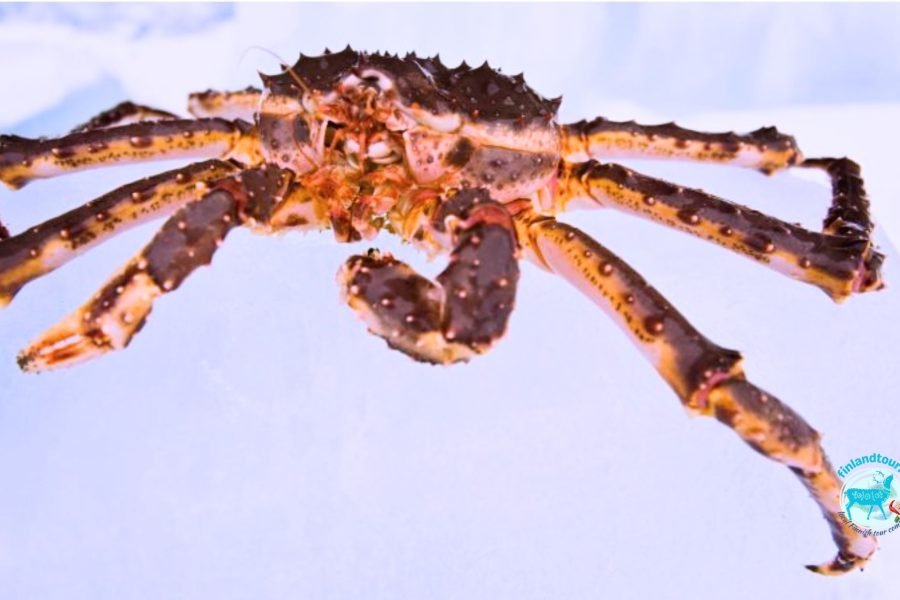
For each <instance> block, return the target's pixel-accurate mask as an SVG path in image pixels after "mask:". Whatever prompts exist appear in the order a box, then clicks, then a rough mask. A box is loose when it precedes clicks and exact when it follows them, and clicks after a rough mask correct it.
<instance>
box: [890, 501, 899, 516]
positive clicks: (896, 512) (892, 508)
mask: <svg viewBox="0 0 900 600" xmlns="http://www.w3.org/2000/svg"><path fill="white" fill-rule="evenodd" d="M888 510H889V511H891V512H892V513H895V514H898V515H900V504H898V505H897V506H894V501H893V500H891V503H890V504H888Z"/></svg>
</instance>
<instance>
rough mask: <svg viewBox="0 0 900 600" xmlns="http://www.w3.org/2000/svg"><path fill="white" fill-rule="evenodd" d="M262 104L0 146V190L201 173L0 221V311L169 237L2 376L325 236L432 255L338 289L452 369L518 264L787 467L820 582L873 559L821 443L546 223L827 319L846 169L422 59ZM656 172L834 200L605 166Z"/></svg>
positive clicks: (427, 358)
mask: <svg viewBox="0 0 900 600" xmlns="http://www.w3.org/2000/svg"><path fill="white" fill-rule="evenodd" d="M262 82H263V89H262V90H258V89H254V88H248V89H246V90H243V91H239V92H214V91H208V92H204V93H198V94H192V95H191V97H190V104H189V110H190V112H191V114H192V115H193V116H194V117H195V118H193V119H182V118H180V117H178V116H176V115H174V114H171V113H168V112H166V111H161V110H157V109H153V108H148V107H145V106H140V105H136V104H132V103H123V104H120V105H119V106H117V107H115V108H113V109H111V110H109V111H106V112H104V113H101V114H100V115H98V116H97V117H95V118H93V119H91V120H90V121H89V122H87V123H86V124H84V125H82V126H80V127H77V128H76V129H75V130H73V131H72V132H71V133H70V134H68V135H65V136H62V137H59V138H54V139H43V138H42V139H26V138H21V137H17V136H0V180H2V181H3V182H4V183H6V184H7V185H8V186H10V187H11V188H14V189H15V188H19V187H21V186H23V185H25V184H27V183H28V182H30V181H31V180H33V179H37V178H43V177H53V176H56V175H62V174H65V173H70V172H73V171H77V170H82V169H88V168H93V167H99V166H104V165H107V164H115V163H125V162H135V161H146V160H154V159H162V158H188V157H190V158H203V159H206V160H203V161H202V162H195V163H193V164H190V165H188V166H186V167H182V168H179V169H175V170H173V171H169V172H166V173H161V174H159V175H155V176H153V177H149V178H146V179H143V180H140V181H137V182H134V183H130V184H128V185H125V186H123V187H120V188H118V189H116V190H113V191H112V192H109V193H108V194H106V195H104V196H101V197H100V198H97V199H95V200H93V201H90V202H88V203H87V204H85V205H83V206H82V207H80V208H76V209H74V210H72V211H70V212H68V213H65V214H63V215H61V216H59V217H56V218H54V219H51V220H49V221H47V222H45V223H43V224H40V225H38V226H36V227H33V228H31V229H28V230H26V231H24V232H22V233H20V234H18V235H15V236H12V237H10V236H9V234H8V232H7V231H6V229H5V228H4V227H3V226H2V224H0V305H5V304H7V303H9V302H10V301H11V300H12V299H13V297H14V296H15V294H16V293H17V292H18V291H19V290H20V289H21V288H22V287H23V286H24V285H25V284H27V283H28V282H30V281H32V280H34V279H36V278H38V277H40V276H42V275H45V274H47V273H49V272H50V271H52V270H54V269H56V268H58V267H60V266H61V265H63V264H65V263H66V262H68V261H69V260H70V259H72V258H74V257H75V256H76V255H77V254H79V253H81V252H83V251H85V250H87V249H89V248H91V247H93V246H95V245H97V244H100V243H101V242H103V241H105V240H107V239H109V238H110V237H112V236H113V235H115V234H117V233H119V232H121V231H124V230H125V229H127V228H129V227H132V226H134V225H137V224H139V223H143V222H146V221H148V220H151V219H154V218H157V217H163V216H166V217H168V220H167V221H166V222H165V224H164V225H163V226H162V228H161V229H160V231H159V232H158V233H157V234H156V236H155V237H154V238H153V240H152V241H151V242H150V243H149V244H148V245H147V246H146V247H145V248H144V249H143V250H141V251H140V252H139V253H138V254H137V255H136V256H135V257H133V258H132V259H131V260H130V261H129V262H128V263H126V264H125V265H124V266H123V267H122V268H121V269H120V270H119V271H118V272H117V273H116V274H114V275H113V276H112V278H111V279H110V280H109V281H108V282H107V283H106V284H105V285H104V286H103V287H102V288H101V289H100V291H99V292H98V293H97V294H96V295H95V296H94V297H93V298H91V299H90V300H89V301H88V302H87V303H85V304H84V305H83V306H81V307H80V308H79V309H78V310H76V311H75V312H74V313H72V314H70V315H69V316H68V317H66V318H65V319H63V320H62V321H61V322H59V323H58V324H57V325H55V326H54V327H52V328H50V329H48V330H47V331H46V332H45V333H43V334H42V335H41V336H39V337H38V338H37V339H36V340H35V341H33V342H32V343H31V344H30V345H29V346H28V347H26V348H25V349H24V350H23V351H22V353H21V354H20V356H19V359H18V360H19V365H20V366H21V368H22V369H23V370H25V371H42V370H46V369H52V368H56V367H61V366H66V365H71V364H75V363H77V362H80V361H83V360H87V359H90V358H94V357H97V356H100V355H101V354H104V353H106V352H109V351H112V350H117V349H121V348H124V347H125V346H126V345H127V344H128V343H129V342H130V341H131V339H132V338H133V336H134V335H135V334H136V333H137V332H138V331H139V330H140V328H141V327H142V325H143V324H144V322H145V319H146V317H147V315H148V314H149V312H150V310H151V308H152V305H153V302H154V301H155V300H156V299H157V298H158V297H160V296H162V295H164V294H166V293H169V292H172V291H174V290H175V289H177V288H178V287H179V286H180V285H181V283H182V282H183V281H184V280H185V278H186V277H187V276H188V275H190V274H191V272H193V271H194V270H195V269H196V268H197V267H198V266H200V265H203V264H207V263H209V262H210V261H211V259H212V255H213V254H214V253H215V251H216V249H217V248H218V246H219V245H220V244H221V243H222V242H223V240H224V239H225V237H226V235H227V234H228V232H229V231H231V230H232V229H234V228H235V227H239V226H244V227H248V228H251V229H254V230H256V231H258V232H261V233H276V232H281V231H284V230H301V231H312V230H316V231H318V230H323V229H331V230H332V231H333V233H334V235H335V238H336V240H337V241H339V242H349V241H356V240H360V239H371V238H374V237H375V236H376V235H377V234H378V233H379V232H380V231H382V230H385V231H388V232H391V233H394V234H397V235H399V236H400V237H401V238H402V239H403V240H405V241H407V242H409V243H411V244H413V245H414V246H416V247H417V248H420V249H422V250H424V251H425V252H427V253H428V254H429V255H438V254H443V253H449V254H450V258H449V265H448V266H447V268H446V269H445V270H444V271H443V272H442V273H441V274H440V275H438V277H437V278H436V281H430V280H428V279H426V278H424V277H422V276H420V275H418V274H417V273H416V272H414V271H413V270H412V269H411V268H410V267H409V266H407V265H406V264H404V263H402V262H400V261H398V260H397V259H395V258H394V257H393V256H391V255H389V254H382V253H379V252H377V251H374V250H372V251H370V252H369V253H367V254H365V255H359V256H353V257H351V258H350V259H349V260H348V261H347V262H346V263H345V265H344V266H343V267H342V269H341V271H340V274H339V281H340V284H341V288H342V291H343V294H344V297H345V299H346V301H347V303H348V304H349V305H350V307H351V308H353V310H355V311H356V312H357V313H358V314H359V315H360V316H361V317H362V319H363V320H364V321H365V322H366V323H367V324H368V326H369V329H370V331H371V332H372V333H374V334H376V335H378V336H380V337H382V338H384V339H385V340H386V341H387V343H388V345H390V346H391V347H392V348H395V349H398V350H400V351H402V352H404V353H406V354H408V355H409V356H411V357H412V358H414V359H416V360H420V361H424V362H430V363H453V362H458V361H464V360H468V359H469V358H471V357H473V356H475V355H476V354H480V353H483V352H485V351H487V350H488V349H489V348H490V347H491V346H492V345H493V343H494V342H495V341H496V340H498V339H499V338H500V337H501V336H502V335H503V333H504V331H505V329H506V325H507V321H508V319H509V316H510V313H511V311H512V309H513V305H514V301H515V293H516V286H517V282H518V278H519V268H518V260H519V259H520V258H522V257H526V258H528V259H530V260H531V261H533V262H534V263H535V264H537V265H538V266H540V267H542V268H544V269H546V270H548V271H551V272H553V273H557V274H559V275H560V276H562V277H563V278H565V279H567V280H568V281H569V282H570V283H572V284H573V285H575V286H576V287H577V288H579V289H580V290H581V291H582V292H583V293H585V294H586V295H587V296H588V297H590V298H591V299H592V300H593V301H594V302H596V303H597V304H598V305H600V307H601V308H603V309H604V310H605V311H606V312H608V313H609V314H610V315H611V316H612V317H613V318H614V319H616V320H617V321H618V323H619V324H620V325H621V326H622V327H623V328H624V329H625V330H626V331H627V332H628V333H629V334H630V335H631V337H632V339H633V340H634V342H635V343H636V344H637V345H638V346H639V347H640V348H641V349H642V350H643V351H644V352H645V354H646V355H647V356H648V358H649V359H650V360H651V362H652V363H653V364H654V366H655V367H656V368H657V370H658V371H659V373H660V374H661V375H662V377H663V378H664V379H665V380H666V381H667V382H668V383H669V385H670V386H671V387H672V388H673V389H674V391H675V392H676V394H677V395H678V397H679V398H680V399H681V401H682V403H683V404H684V406H685V407H686V408H687V409H688V410H690V411H692V412H695V413H697V414H702V415H710V416H714V417H716V418H717V419H718V420H719V421H721V422H722V423H724V424H726V425H728V426H729V427H731V428H732V429H734V431H735V432H736V433H737V434H738V435H739V436H740V437H741V438H742V439H743V440H744V441H745V442H747V443H748V444H749V445H750V446H751V447H752V448H754V449H755V450H757V451H758V452H760V453H762V454H763V455H765V456H767V457H769V458H771V459H773V460H776V461H778V462H781V463H783V464H785V465H787V466H788V467H789V468H790V469H791V470H792V471H793V472H794V474H795V475H797V477H798V478H799V479H800V480H801V482H802V483H803V484H804V485H805V486H806V487H807V489H808V490H809V491H810V492H811V494H812V495H813V498H814V499H815V500H816V502H817V503H818V504H819V507H820V508H821V510H822V512H823V514H824V516H825V518H826V519H827V521H828V523H829V525H830V527H831V531H832V535H833V538H834V540H835V542H836V544H837V546H838V554H837V556H836V557H835V558H834V559H833V560H832V561H831V562H829V563H827V564H823V565H820V566H811V567H809V568H810V569H811V570H813V571H816V572H819V573H824V574H836V573H841V572H846V571H849V570H852V569H854V568H856V567H859V566H861V565H863V564H864V563H865V562H866V561H867V560H868V559H869V558H870V557H871V556H872V554H873V553H874V552H875V550H876V548H877V543H876V542H875V540H874V538H871V537H863V536H862V535H861V534H860V533H858V532H857V531H855V530H854V529H853V528H851V527H850V526H849V525H848V524H847V523H845V522H844V521H843V520H842V519H840V517H839V511H840V509H841V508H840V506H839V496H840V488H841V485H840V483H839V480H838V479H837V476H836V475H835V473H834V470H833V469H832V467H831V465H830V463H829V462H828V459H827V458H826V456H825V454H824V451H823V450H822V448H821V446H820V444H819V434H818V433H817V432H816V431H815V430H814V429H813V428H812V427H811V426H810V425H808V424H807V423H806V422H805V421H804V420H803V419H802V418H801V417H800V416H799V415H798V414H797V413H795V412H794V411H793V410H791V409H790V408H789V407H788V406H786V405H784V404H783V403H782V402H780V401H779V400H778V399H777V398H776V397H774V396H772V395H771V394H768V393H767V392H764V391H763V390H761V389H759V388H758V387H756V386H755V385H754V384H752V383H750V382H749V381H748V380H747V379H746V377H745V375H744V372H743V370H742V369H741V366H740V362H741V356H740V354H739V353H738V352H736V351H734V350H728V349H725V348H723V347H720V346H718V345H716V344H714V343H713V342H711V341H710V340H708V339H706V338H705V337H704V336H703V335H701V334H700V333H699V332H698V331H697V330H696V329H694V328H693V327H692V326H691V324H690V323H688V321H687V320H686V319H685V318H684V317H683V316H682V315H681V314H680V313H679V312H678V311H677V310H675V309H674V308H673V307H672V306H671V305H670V304H669V303H668V302H667V301H666V300H665V298H663V296H662V295H660V294H659V293H658V292H657V291H656V290H655V289H653V288H652V287H650V286H649V285H648V284H647V283H646V282H645V281H644V280H643V279H642V278H641V276H640V275H638V273H636V272H635V271H634V270H633V269H632V268H631V267H629V266H628V265H627V264H626V263H625V262H623V261H622V260H621V259H620V258H618V257H617V256H616V255H615V254H613V253H612V252H610V251H609V250H607V249H606V248H605V247H603V246H602V245H600V244H599V243H597V242H596V241H594V240H593V239H591V238H590V237H589V236H588V235H587V234H585V233H583V232H582V231H580V230H578V229H576V228H574V227H571V226H569V225H566V224H564V223H560V222H558V221H557V220H556V219H555V218H554V215H557V214H559V213H561V212H564V211H566V210H568V209H572V208H617V209H620V210H624V211H626V212H630V213H633V214H636V215H639V216H642V217H645V218H649V219H652V220H655V221H657V222H659V223H661V224H664V225H668V226H670V227H675V228H677V229H681V230H682V231H685V232H688V233H691V234H694V235H697V236H700V237H702V238H704V239H707V240H710V241H712V242H715V243H717V244H719V245H721V246H724V247H725V248H728V249H730V250H733V251H736V252H739V253H741V254H744V255H745V256H747V257H748V258H750V259H752V260H755V261H757V262H759V263H761V264H764V265H767V266H769V267H773V268H775V269H777V270H779V271H781V272H783V273H786V274H788V275H790V276H792V277H794V278H795V279H798V280H800V281H803V282H805V283H810V284H812V285H815V286H817V287H819V288H820V289H822V290H823V291H825V293H827V294H828V295H829V296H830V297H831V298H833V299H834V300H836V301H841V300H844V299H845V298H847V297H848V296H850V295H851V294H854V293H861V292H867V291H872V290H877V289H880V288H881V287H882V282H881V278H880V274H879V269H880V266H881V263H882V260H883V256H882V255H881V254H880V253H879V252H878V251H877V250H876V249H875V248H874V246H873V244H872V241H871V239H870V235H871V232H872V229H873V224H872V221H871V220H870V218H869V211H868V200H867V198H866V194H865V190H864V189H863V183H862V179H861V178H860V170H859V167H858V165H856V163H854V162H853V161H851V160H849V159H846V158H839V159H832V158H822V159H804V158H803V157H802V155H801V153H800V151H799V150H798V148H797V146H796V144H795V141H794V139H793V138H792V137H790V136H787V135H784V134H782V133H780V132H778V131H777V130H776V129H775V128H771V127H764V128H761V129H758V130H756V131H753V132H750V133H748V134H742V135H739V134H735V133H702V132H698V131H691V130H688V129H684V128H681V127H679V126H677V125H675V124H672V123H670V124H665V125H650V126H648V125H639V124H636V123H634V122H631V121H629V122H614V121H610V120H607V119H604V118H597V119H594V120H593V121H580V122H577V123H571V124H564V125H561V124H558V123H557V122H556V120H555V119H556V112H557V108H558V106H559V100H547V99H544V98H542V97H541V96H540V95H538V94H537V93H535V92H534V91H533V90H532V89H531V88H529V87H528V86H527V85H526V84H525V81H524V80H523V79H522V77H521V76H516V77H507V76H504V75H502V74H500V73H498V72H497V71H495V70H493V69H491V68H489V67H488V66H487V65H486V64H485V65H483V66H481V67H478V68H475V69H472V68H469V67H468V66H466V65H465V64H462V65H460V66H459V67H456V68H454V69H448V68H447V67H445V66H444V65H443V64H441V62H440V60H439V59H437V58H434V59H426V58H419V57H416V56H415V55H408V56H406V57H403V58H401V57H397V56H390V55H383V54H366V53H360V52H355V51H353V50H351V49H350V48H347V49H346V50H344V51H342V52H339V53H335V54H332V53H328V52H326V54H324V55H322V56H317V57H306V56H301V58H300V60H299V61H298V62H297V63H296V64H295V65H294V66H293V67H284V70H283V71H282V72H281V73H279V74H277V75H273V76H265V75H264V76H262ZM612 157H659V158H678V159H688V160H700V161H714V162H719V163H723V164H734V165H740V166H744V167H750V168H754V169H758V170H760V171H762V172H764V173H772V172H774V171H777V170H779V169H784V168H787V167H791V166H797V167H806V168H818V169H823V170H825V171H826V172H827V173H828V174H829V175H830V177H831V180H832V184H833V200H832V204H831V208H830V209H829V211H828V214H827V216H826V219H825V222H824V226H823V231H822V232H813V231H808V230H806V229H803V228H801V227H799V226H796V225H791V224H788V223H785V222H782V221H779V220H777V219H775V218H772V217H769V216H767V215H764V214H761V213H759V212H757V211H754V210H752V209H749V208H746V207H744V206H740V205H737V204H734V203H731V202H728V201H727V200H724V199H721V198H718V197H715V196H713V195H710V194H707V193H704V192H702V191H700V190H696V189H689V188H686V187H682V186H679V185H676V184H672V183H669V182H666V181H662V180H659V179H654V178H651V177H648V176H645V175H642V174H640V173H637V172H635V171H632V170H630V169H627V168H625V167H622V166H619V165H616V164H613V163H608V162H603V161H606V160H607V159H609V158H612Z"/></svg>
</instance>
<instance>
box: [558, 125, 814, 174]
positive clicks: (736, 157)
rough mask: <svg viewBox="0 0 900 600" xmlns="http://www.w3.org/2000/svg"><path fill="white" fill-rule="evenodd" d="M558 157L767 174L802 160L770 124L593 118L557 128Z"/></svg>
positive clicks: (794, 145)
mask: <svg viewBox="0 0 900 600" xmlns="http://www.w3.org/2000/svg"><path fill="white" fill-rule="evenodd" d="M562 156H563V158H565V159H566V160H568V161H570V162H582V161H585V160H588V159H589V158H593V159H596V160H608V159H610V158H675V159H687V160H701V161H711V162H718V163H724V164H733V165H737V166H741V167H750V168H753V169H758V170H760V171H762V172H764V173H772V172H774V171H777V170H778V169H783V168H785V167H788V166H791V165H795V164H798V163H800V162H802V160H803V156H802V154H801V153H800V150H798V149H797V142H796V141H795V140H794V138H793V137H792V136H789V135H785V134H783V133H781V132H779V131H778V130H777V129H775V128H774V127H761V128H760V129H757V130H756V131H751V132H750V133H745V134H737V133H734V132H733V131H729V132H727V133H706V132H703V131H695V130H692V129H685V128H683V127H679V126H678V125H676V124H675V123H664V124H662V125H640V124H638V123H635V122H634V121H610V120H609V119H604V118H603V117H598V118H596V119H594V120H593V121H579V122H577V123H570V124H568V125H563V126H562Z"/></svg>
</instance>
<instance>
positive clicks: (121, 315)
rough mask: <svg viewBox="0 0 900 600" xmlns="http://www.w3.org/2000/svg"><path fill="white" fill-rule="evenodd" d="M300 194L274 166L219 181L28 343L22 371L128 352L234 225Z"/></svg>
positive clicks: (263, 216)
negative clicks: (154, 312) (158, 302)
mask: <svg viewBox="0 0 900 600" xmlns="http://www.w3.org/2000/svg"><path fill="white" fill-rule="evenodd" d="M295 189H296V185H295V184H294V183H293V182H292V180H291V177H290V173H289V172H287V171H282V170H281V169H278V168H275V167H265V168H260V169H250V170H247V171H242V172H240V173H239V174H238V175H234V176H230V177H227V178H225V179H222V180H219V181H217V182H216V183H215V184H214V186H213V187H212V188H211V189H210V190H209V191H208V192H207V193H206V194H205V195H204V196H203V197H202V198H201V199H199V200H197V201H195V202H190V203H188V204H187V205H185V206H184V207H182V208H181V209H179V210H178V211H177V212H176V213H175V214H174V215H172V217H170V218H169V220H168V221H166V223H165V224H164V225H163V226H162V228H161V229H160V230H159V232H157V234H156V236H155V237H154V238H153V240H152V241H151V242H150V243H149V244H147V246H145V247H144V249H143V250H141V251H140V252H139V253H138V254H137V255H136V256H135V257H134V258H132V259H131V260H130V261H129V262H128V263H127V264H126V265H125V266H124V267H122V268H121V269H120V270H119V271H118V272H117V273H116V274H115V275H113V277H112V278H111V279H110V280H109V281H108V282H107V283H106V285H104V286H103V288H101V289H100V291H99V292H97V294H96V295H94V297H93V298H91V299H90V300H89V301H88V302H87V303H85V304H84V305H82V306H81V307H80V308H78V309H77V310H76V311H75V312H73V313H71V314H70V315H69V316H68V317H66V318H65V319H63V320H62V321H61V322H60V323H58V324H57V325H55V326H54V327H51V328H50V329H48V330H47V331H45V332H44V333H43V334H42V335H41V336H39V337H38V338H37V339H36V340H35V341H33V342H32V343H31V344H29V345H28V347H27V348H25V349H24V350H23V351H22V352H21V353H20V354H19V357H18V362H19V366H20V367H21V368H22V370H24V371H43V370H47V369H53V368H57V367H62V366H67V365H72V364H75V363H78V362H82V361H84V360H87V359H90V358H95V357H97V356H100V355H102V354H105V353H107V352H110V351H113V350H119V349H121V348H124V347H125V346H126V345H128V343H129V342H130V341H131V339H132V337H133V336H134V335H135V334H136V333H137V332H138V331H139V330H140V329H141V327H142V326H143V325H144V323H145V321H146V319H147V315H148V314H149V313H150V310H151V308H152V306H153V301H154V300H155V299H156V298H158V297H159V296H161V295H162V294H166V293H168V292H171V291H174V290H176V289H177V288H178V287H179V286H180V285H181V284H182V283H183V282H184V280H185V279H186V278H187V277H188V276H189V275H190V274H191V273H192V272H193V271H194V270H195V269H196V268H197V267H200V266H202V265H207V264H209V263H210V262H211V260H212V256H213V254H214V253H215V251H216V249H217V248H218V247H219V245H220V244H221V243H222V241H223V240H224V239H225V236H226V235H227V234H228V232H229V231H231V230H232V229H233V228H234V227H236V226H238V225H243V224H247V225H254V224H265V223H266V222H267V221H268V219H269V218H270V216H271V215H272V209H273V206H274V205H275V203H276V202H277V201H278V199H279V198H282V197H283V196H285V195H289V194H290V193H292V192H293V191H294V190H295Z"/></svg>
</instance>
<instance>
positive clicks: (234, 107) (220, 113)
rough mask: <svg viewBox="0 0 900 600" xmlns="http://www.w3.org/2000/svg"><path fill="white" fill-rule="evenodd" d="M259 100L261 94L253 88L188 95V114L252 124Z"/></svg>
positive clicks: (208, 91) (209, 91)
mask: <svg viewBox="0 0 900 600" xmlns="http://www.w3.org/2000/svg"><path fill="white" fill-rule="evenodd" d="M261 98H262V92H261V91H260V90H258V89H257V88H254V87H248V88H246V89H243V90H240V91H238V92H217V91H214V90H207V91H205V92H197V93H194V94H191V95H190V98H189V99H188V112H190V113H191V114H192V115H194V116H195V117H219V118H220V119H231V120H234V119H242V120H244V121H247V122H248V123H252V122H253V120H254V116H255V115H256V113H257V111H258V110H259V101H260V99H261Z"/></svg>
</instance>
